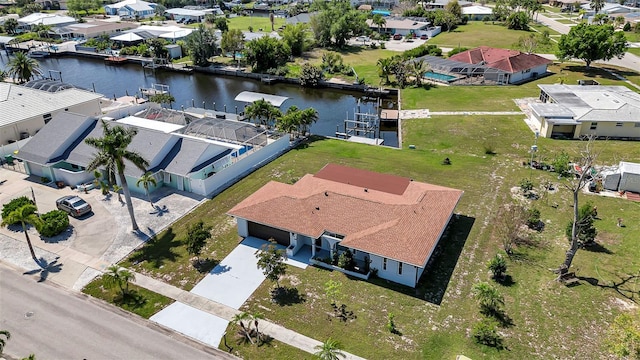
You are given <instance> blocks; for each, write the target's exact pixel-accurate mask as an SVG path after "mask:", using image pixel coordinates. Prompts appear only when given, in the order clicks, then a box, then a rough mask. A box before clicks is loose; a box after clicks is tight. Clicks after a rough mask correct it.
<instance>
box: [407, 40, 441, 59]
mask: <svg viewBox="0 0 640 360" xmlns="http://www.w3.org/2000/svg"><path fill="white" fill-rule="evenodd" d="M424 55H431V56H441V55H442V49H440V48H439V47H438V46H436V45H433V44H429V45H427V44H422V45H420V46H418V47H415V48H413V49H411V50H407V51H405V52H403V53H402V55H401V57H402V58H403V59H414V58H419V57H421V56H424Z"/></svg>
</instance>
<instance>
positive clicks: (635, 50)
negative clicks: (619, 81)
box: [627, 48, 640, 56]
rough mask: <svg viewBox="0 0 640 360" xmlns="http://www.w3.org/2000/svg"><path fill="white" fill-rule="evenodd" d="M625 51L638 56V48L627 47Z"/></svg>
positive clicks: (639, 52)
mask: <svg viewBox="0 0 640 360" xmlns="http://www.w3.org/2000/svg"><path fill="white" fill-rule="evenodd" d="M627 52H630V53H632V54H633V55H635V56H640V48H629V50H627Z"/></svg>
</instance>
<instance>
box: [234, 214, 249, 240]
mask: <svg viewBox="0 0 640 360" xmlns="http://www.w3.org/2000/svg"><path fill="white" fill-rule="evenodd" d="M236 223H237V224H238V235H240V236H242V237H247V236H249V223H248V222H247V220H245V219H240V218H236Z"/></svg>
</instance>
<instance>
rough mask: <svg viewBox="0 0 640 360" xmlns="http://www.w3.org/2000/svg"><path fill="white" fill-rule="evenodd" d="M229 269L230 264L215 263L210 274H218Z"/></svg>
mask: <svg viewBox="0 0 640 360" xmlns="http://www.w3.org/2000/svg"><path fill="white" fill-rule="evenodd" d="M230 270H231V266H229V265H220V264H218V265H216V266H214V267H213V269H212V270H211V272H210V274H211V275H220V274H223V273H226V272H227V271H230Z"/></svg>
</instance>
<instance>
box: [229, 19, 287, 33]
mask: <svg viewBox="0 0 640 360" xmlns="http://www.w3.org/2000/svg"><path fill="white" fill-rule="evenodd" d="M284 23H285V21H284V19H283V18H275V21H274V28H275V29H278V28H279V27H280V26H282V25H284ZM250 27H251V28H253V31H260V29H262V31H265V32H270V31H271V21H269V18H268V17H261V16H238V17H234V18H230V19H229V29H240V30H249V28H250Z"/></svg>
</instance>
